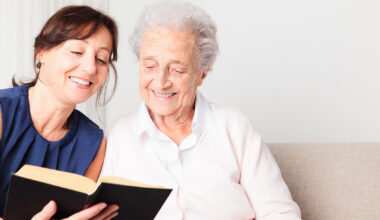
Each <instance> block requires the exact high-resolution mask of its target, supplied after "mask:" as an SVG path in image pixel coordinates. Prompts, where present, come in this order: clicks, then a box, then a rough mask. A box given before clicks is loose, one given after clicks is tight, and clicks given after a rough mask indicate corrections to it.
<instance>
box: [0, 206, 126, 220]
mask: <svg viewBox="0 0 380 220" xmlns="http://www.w3.org/2000/svg"><path fill="white" fill-rule="evenodd" d="M118 209H119V207H118V206H117V205H109V206H107V205H106V204H105V203H104V202H101V203H98V204H95V205H93V206H91V207H89V208H87V209H85V210H83V211H80V212H78V213H76V214H74V215H72V216H70V217H68V218H65V219H64V220H88V219H91V220H101V219H106V220H109V219H111V218H113V217H115V216H117V215H118V212H117V210H118ZM56 211H57V204H56V203H55V202H54V201H50V202H49V203H48V204H47V205H46V206H45V207H44V208H43V209H42V210H41V211H40V212H39V213H37V214H36V215H35V216H33V218H32V220H48V219H51V218H52V217H53V215H54V214H55V213H56ZM0 220H2V219H0Z"/></svg>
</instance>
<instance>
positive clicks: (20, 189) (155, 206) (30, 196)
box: [4, 175, 171, 220]
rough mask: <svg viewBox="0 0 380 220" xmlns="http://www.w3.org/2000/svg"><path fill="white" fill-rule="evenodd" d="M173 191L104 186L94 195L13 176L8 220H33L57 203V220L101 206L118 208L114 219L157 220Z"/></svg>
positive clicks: (116, 185)
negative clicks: (93, 206) (49, 204)
mask: <svg viewBox="0 0 380 220" xmlns="http://www.w3.org/2000/svg"><path fill="white" fill-rule="evenodd" d="M170 192H171V189H157V188H144V187H135V186H125V185H118V184H111V183H102V184H100V185H99V187H98V188H97V190H96V191H95V192H94V193H93V194H91V195H87V194H86V193H82V192H78V191H74V190H70V189H67V188H63V187H58V186H54V185H50V184H46V183H43V182H39V181H35V180H31V179H27V178H24V177H20V176H16V175H12V177H11V181H10V185H9V191H8V199H7V203H6V206H5V216H4V217H5V218H4V219H5V220H25V219H31V218H32V217H33V216H34V215H35V214H36V213H38V212H39V211H41V209H42V208H43V207H44V206H45V205H46V204H47V203H48V202H49V201H50V200H54V201H55V202H56V203H57V206H58V210H57V213H56V215H55V216H54V218H57V219H62V218H65V217H68V216H70V215H72V214H74V213H77V212H79V211H81V210H83V209H84V208H85V207H88V206H90V205H92V204H95V203H97V202H105V203H107V204H117V205H118V206H119V207H120V208H119V210H118V212H119V215H118V216H116V217H115V218H113V219H119V220H124V219H141V220H144V219H147V220H148V219H153V218H154V217H155V216H156V215H157V213H158V211H159V210H160V208H161V207H162V205H163V204H164V202H165V201H166V199H167V198H168V196H169V194H170Z"/></svg>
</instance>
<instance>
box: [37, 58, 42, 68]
mask: <svg viewBox="0 0 380 220" xmlns="http://www.w3.org/2000/svg"><path fill="white" fill-rule="evenodd" d="M36 67H37V68H38V69H39V68H40V67H41V60H36Z"/></svg>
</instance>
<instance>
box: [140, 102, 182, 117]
mask: <svg viewBox="0 0 380 220" xmlns="http://www.w3.org/2000/svg"><path fill="white" fill-rule="evenodd" d="M146 104H147V107H148V109H149V112H150V114H154V115H155V116H169V115H172V114H174V113H175V112H177V111H178V109H177V108H176V106H172V105H170V104H169V105H168V104H160V103H155V104H149V103H146Z"/></svg>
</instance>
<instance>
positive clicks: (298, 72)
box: [0, 0, 380, 142]
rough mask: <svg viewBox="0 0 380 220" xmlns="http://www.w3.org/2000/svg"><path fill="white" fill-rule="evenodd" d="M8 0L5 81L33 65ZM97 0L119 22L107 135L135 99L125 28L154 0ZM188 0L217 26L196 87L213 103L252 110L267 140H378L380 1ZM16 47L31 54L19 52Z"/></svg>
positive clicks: (0, 81)
mask: <svg viewBox="0 0 380 220" xmlns="http://www.w3.org/2000/svg"><path fill="white" fill-rule="evenodd" d="M5 1H7V0H0V25H1V29H0V31H1V34H0V36H1V38H0V39H1V41H0V46H1V48H0V55H1V60H0V66H1V69H2V73H1V75H0V86H1V88H5V87H7V86H9V82H10V78H11V76H12V75H13V74H14V73H15V72H17V71H18V72H20V70H22V71H24V72H27V71H31V69H30V67H26V68H24V69H20V67H21V66H25V65H31V62H32V56H31V54H32V52H31V51H32V45H31V44H32V38H33V37H29V36H28V37H27V38H26V37H25V40H24V41H21V42H20V40H17V42H16V40H15V36H14V33H16V32H14V30H13V29H9V28H7V29H4V27H9V26H10V24H12V25H14V26H15V27H18V25H20V23H17V22H16V21H17V19H15V20H12V19H5V18H4V16H1V15H2V14H1V13H4V7H5V6H4V2H5ZM17 1H22V0H17ZM17 1H16V2H17ZM7 2H12V1H7ZM22 2H24V1H22ZM34 2H35V1H34ZM42 2H43V1H42ZM45 2H46V1H45ZM88 2H91V1H88ZM95 2H97V3H96V4H97V5H93V6H95V7H97V6H99V7H104V8H105V10H106V11H108V13H109V14H110V15H111V16H113V17H114V18H115V20H116V21H117V22H118V24H119V28H120V47H119V61H118V63H117V68H118V72H119V81H118V83H119V84H118V89H117V91H116V94H115V96H114V98H113V99H112V101H111V102H110V103H109V104H108V105H107V107H106V109H105V118H104V122H103V127H104V128H105V130H106V132H107V131H108V130H109V128H110V126H111V125H112V123H113V121H114V120H115V119H116V118H117V117H119V116H120V115H123V114H130V113H134V112H136V111H137V109H138V107H139V105H140V103H141V100H140V96H139V93H138V68H137V60H136V58H135V57H134V56H133V55H132V52H131V49H130V47H129V45H128V35H129V33H130V32H131V31H132V29H133V27H134V24H135V23H136V20H137V18H138V15H139V13H140V12H141V10H142V8H143V7H144V6H146V5H147V4H150V3H152V2H155V1H153V0H150V1H148V0H139V1H132V0H124V1H122V0H120V1H119V0H110V1H95ZM99 2H100V3H99ZM192 2H193V3H194V4H196V5H199V6H200V7H202V8H203V9H205V11H207V12H208V13H209V14H210V15H211V17H212V18H213V19H214V21H215V23H216V24H217V26H218V39H219V44H220V49H221V53H220V55H219V56H218V57H217V60H216V63H215V66H214V70H213V71H212V72H211V73H210V74H209V76H208V78H207V79H206V81H205V83H204V84H203V86H202V87H201V91H202V92H203V94H204V95H205V96H206V97H207V98H208V99H209V100H210V101H212V102H215V103H217V104H221V105H229V106H234V107H236V108H239V109H240V110H241V111H242V112H244V113H246V114H248V115H249V116H250V117H251V118H252V120H253V121H254V124H255V125H256V127H257V129H258V130H259V131H260V133H261V134H262V135H263V137H264V139H265V140H266V141H267V142H268V141H269V142H295V141H297V142H298V141H303V142H315V141H318V142H321V141H324V142H325V141H327V142H330V141H343V142H348V141H380V135H379V131H380V116H379V113H380V100H379V95H380V86H379V84H380V13H379V12H380V1H376V0H318V1H305V0H287V1H284V0H266V1H248V0H246V1H244V0H233V1H218V0H207V1H204V0H203V1H201V0H193V1H192ZM39 4H41V3H39ZM45 4H46V3H45ZM91 4H94V3H91ZM7 7H8V6H7ZM6 10H8V9H6ZM13 10H17V9H13ZM28 10H33V7H32V8H29V9H28ZM36 10H37V9H36ZM168 13H170V12H168ZM17 16H21V15H17ZM26 16H32V15H26ZM35 16H36V15H34V17H35ZM15 17H16V16H15ZM44 19H46V18H43V20H44ZM19 39H20V38H19ZM30 39H31V40H30ZM28 40H29V41H30V42H28ZM4 42H6V43H4ZM26 42H28V43H26ZM15 45H17V46H15ZM15 47H22V48H26V49H24V51H29V50H30V54H27V55H26V54H21V55H20V54H15V50H14V48H15ZM25 56H26V58H25ZM28 56H29V57H28ZM18 57H23V58H22V59H18ZM83 110H84V111H87V113H88V114H89V115H90V116H92V117H93V116H94V113H93V112H91V111H89V108H84V109H83Z"/></svg>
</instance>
